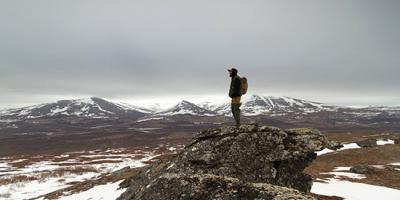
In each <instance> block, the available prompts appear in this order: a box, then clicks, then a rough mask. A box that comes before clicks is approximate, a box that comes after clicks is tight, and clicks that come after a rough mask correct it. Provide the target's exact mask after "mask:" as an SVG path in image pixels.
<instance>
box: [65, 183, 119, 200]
mask: <svg viewBox="0 0 400 200" xmlns="http://www.w3.org/2000/svg"><path fill="white" fill-rule="evenodd" d="M121 182H122V181H118V182H115V183H109V184H106V185H98V186H95V187H93V188H91V189H89V190H87V191H84V192H81V193H78V194H73V195H70V196H63V197H61V198H60V200H77V199H79V200H108V199H116V198H118V197H119V196H121V194H122V193H123V192H125V190H126V188H125V189H118V188H119V184H120V183H121Z"/></svg>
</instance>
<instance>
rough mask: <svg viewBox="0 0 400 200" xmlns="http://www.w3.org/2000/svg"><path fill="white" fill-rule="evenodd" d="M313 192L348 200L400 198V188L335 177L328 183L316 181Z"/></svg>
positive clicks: (395, 199)
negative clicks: (342, 179) (354, 181)
mask: <svg viewBox="0 0 400 200" xmlns="http://www.w3.org/2000/svg"><path fill="white" fill-rule="evenodd" d="M311 192H312V193H315V194H321V195H326V196H339V197H343V198H344V199H346V200H381V199H382V200H399V199H400V190H395V189H392V188H387V187H382V186H375V185H369V184H364V183H353V182H349V181H341V180H338V179H335V178H332V179H329V180H328V181H327V183H320V182H314V184H313V187H312V188H311Z"/></svg>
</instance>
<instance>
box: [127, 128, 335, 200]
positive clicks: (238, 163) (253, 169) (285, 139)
mask: <svg viewBox="0 0 400 200" xmlns="http://www.w3.org/2000/svg"><path fill="white" fill-rule="evenodd" d="M332 145H336V144H335V143H332V142H329V141H328V140H326V138H325V137H324V136H323V135H322V134H320V133H319V131H317V130H315V129H291V130H283V129H279V128H275V127H267V126H261V127H259V126H257V125H244V126H242V127H241V128H239V129H237V128H234V127H222V128H218V129H209V130H205V131H202V132H200V133H198V134H197V135H195V136H194V138H193V139H192V141H191V142H190V143H189V144H188V145H187V146H186V147H185V149H184V150H183V151H182V152H181V153H180V154H179V155H177V156H176V157H175V158H174V159H172V160H171V161H168V162H162V163H160V164H155V165H151V166H148V167H145V168H143V169H142V172H141V173H139V174H138V175H136V176H134V177H132V178H131V179H129V180H126V181H125V183H124V184H123V185H124V186H126V187H128V189H127V191H126V192H125V193H124V194H122V195H121V197H120V198H119V199H149V200H150V199H313V198H312V197H310V196H307V195H305V194H304V193H307V192H309V191H310V189H311V186H312V179H311V177H310V176H309V175H307V174H304V173H303V170H304V168H305V167H307V166H308V164H309V163H310V162H311V161H312V160H314V159H315V158H316V154H315V153H314V151H319V150H322V149H323V148H333V147H332Z"/></svg>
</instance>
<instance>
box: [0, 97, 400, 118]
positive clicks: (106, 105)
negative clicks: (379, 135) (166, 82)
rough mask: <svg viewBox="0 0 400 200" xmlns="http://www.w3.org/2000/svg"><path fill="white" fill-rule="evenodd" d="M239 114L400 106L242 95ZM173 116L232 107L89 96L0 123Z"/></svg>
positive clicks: (362, 111) (391, 111)
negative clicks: (341, 104) (168, 105)
mask: <svg viewBox="0 0 400 200" xmlns="http://www.w3.org/2000/svg"><path fill="white" fill-rule="evenodd" d="M241 110H242V114H243V115H246V116H257V115H269V116H273V115H287V114H296V115H299V114H300V115H303V114H309V113H318V112H321V111H337V112H340V113H343V114H350V115H353V116H366V117H367V116H380V115H389V116H394V115H396V116H400V108H399V107H364V108H351V107H338V106H330V105H326V104H323V103H317V102H313V101H307V100H301V99H296V98H291V97H286V96H280V97H274V96H263V95H245V96H243V97H242V106H241ZM175 115H193V116H229V115H231V105H230V103H229V99H227V101H226V102H225V103H217V102H212V101H206V102H201V103H197V104H194V103H192V102H189V101H181V102H179V103H178V104H176V105H175V106H173V107H171V108H168V109H162V108H161V107H160V105H159V104H153V105H152V106H151V107H149V108H144V107H141V106H136V105H130V104H126V103H121V102H114V101H108V100H105V99H102V98H97V97H92V98H88V99H77V100H61V101H57V102H54V103H46V104H40V105H35V106H29V107H24V108H17V109H6V110H0V121H3V122H4V121H6V122H7V121H13V120H23V119H35V118H42V117H65V116H77V117H87V118H113V117H114V118H115V117H117V118H123V117H129V118H136V119H138V118H149V119H150V118H152V117H160V116H161V117H163V116H175Z"/></svg>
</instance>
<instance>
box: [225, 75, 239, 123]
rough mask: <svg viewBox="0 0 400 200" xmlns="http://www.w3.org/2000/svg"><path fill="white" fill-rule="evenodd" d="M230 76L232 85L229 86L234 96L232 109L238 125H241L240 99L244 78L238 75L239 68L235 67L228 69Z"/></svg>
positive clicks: (230, 94)
mask: <svg viewBox="0 0 400 200" xmlns="http://www.w3.org/2000/svg"><path fill="white" fill-rule="evenodd" d="M228 71H229V76H230V77H231V85H230V88H229V97H230V98H232V101H231V110H232V114H233V117H234V118H235V122H236V127H237V128H239V127H240V106H241V105H242V103H240V99H241V97H242V92H241V88H242V80H241V78H240V76H238V70H237V69H235V68H232V69H228Z"/></svg>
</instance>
